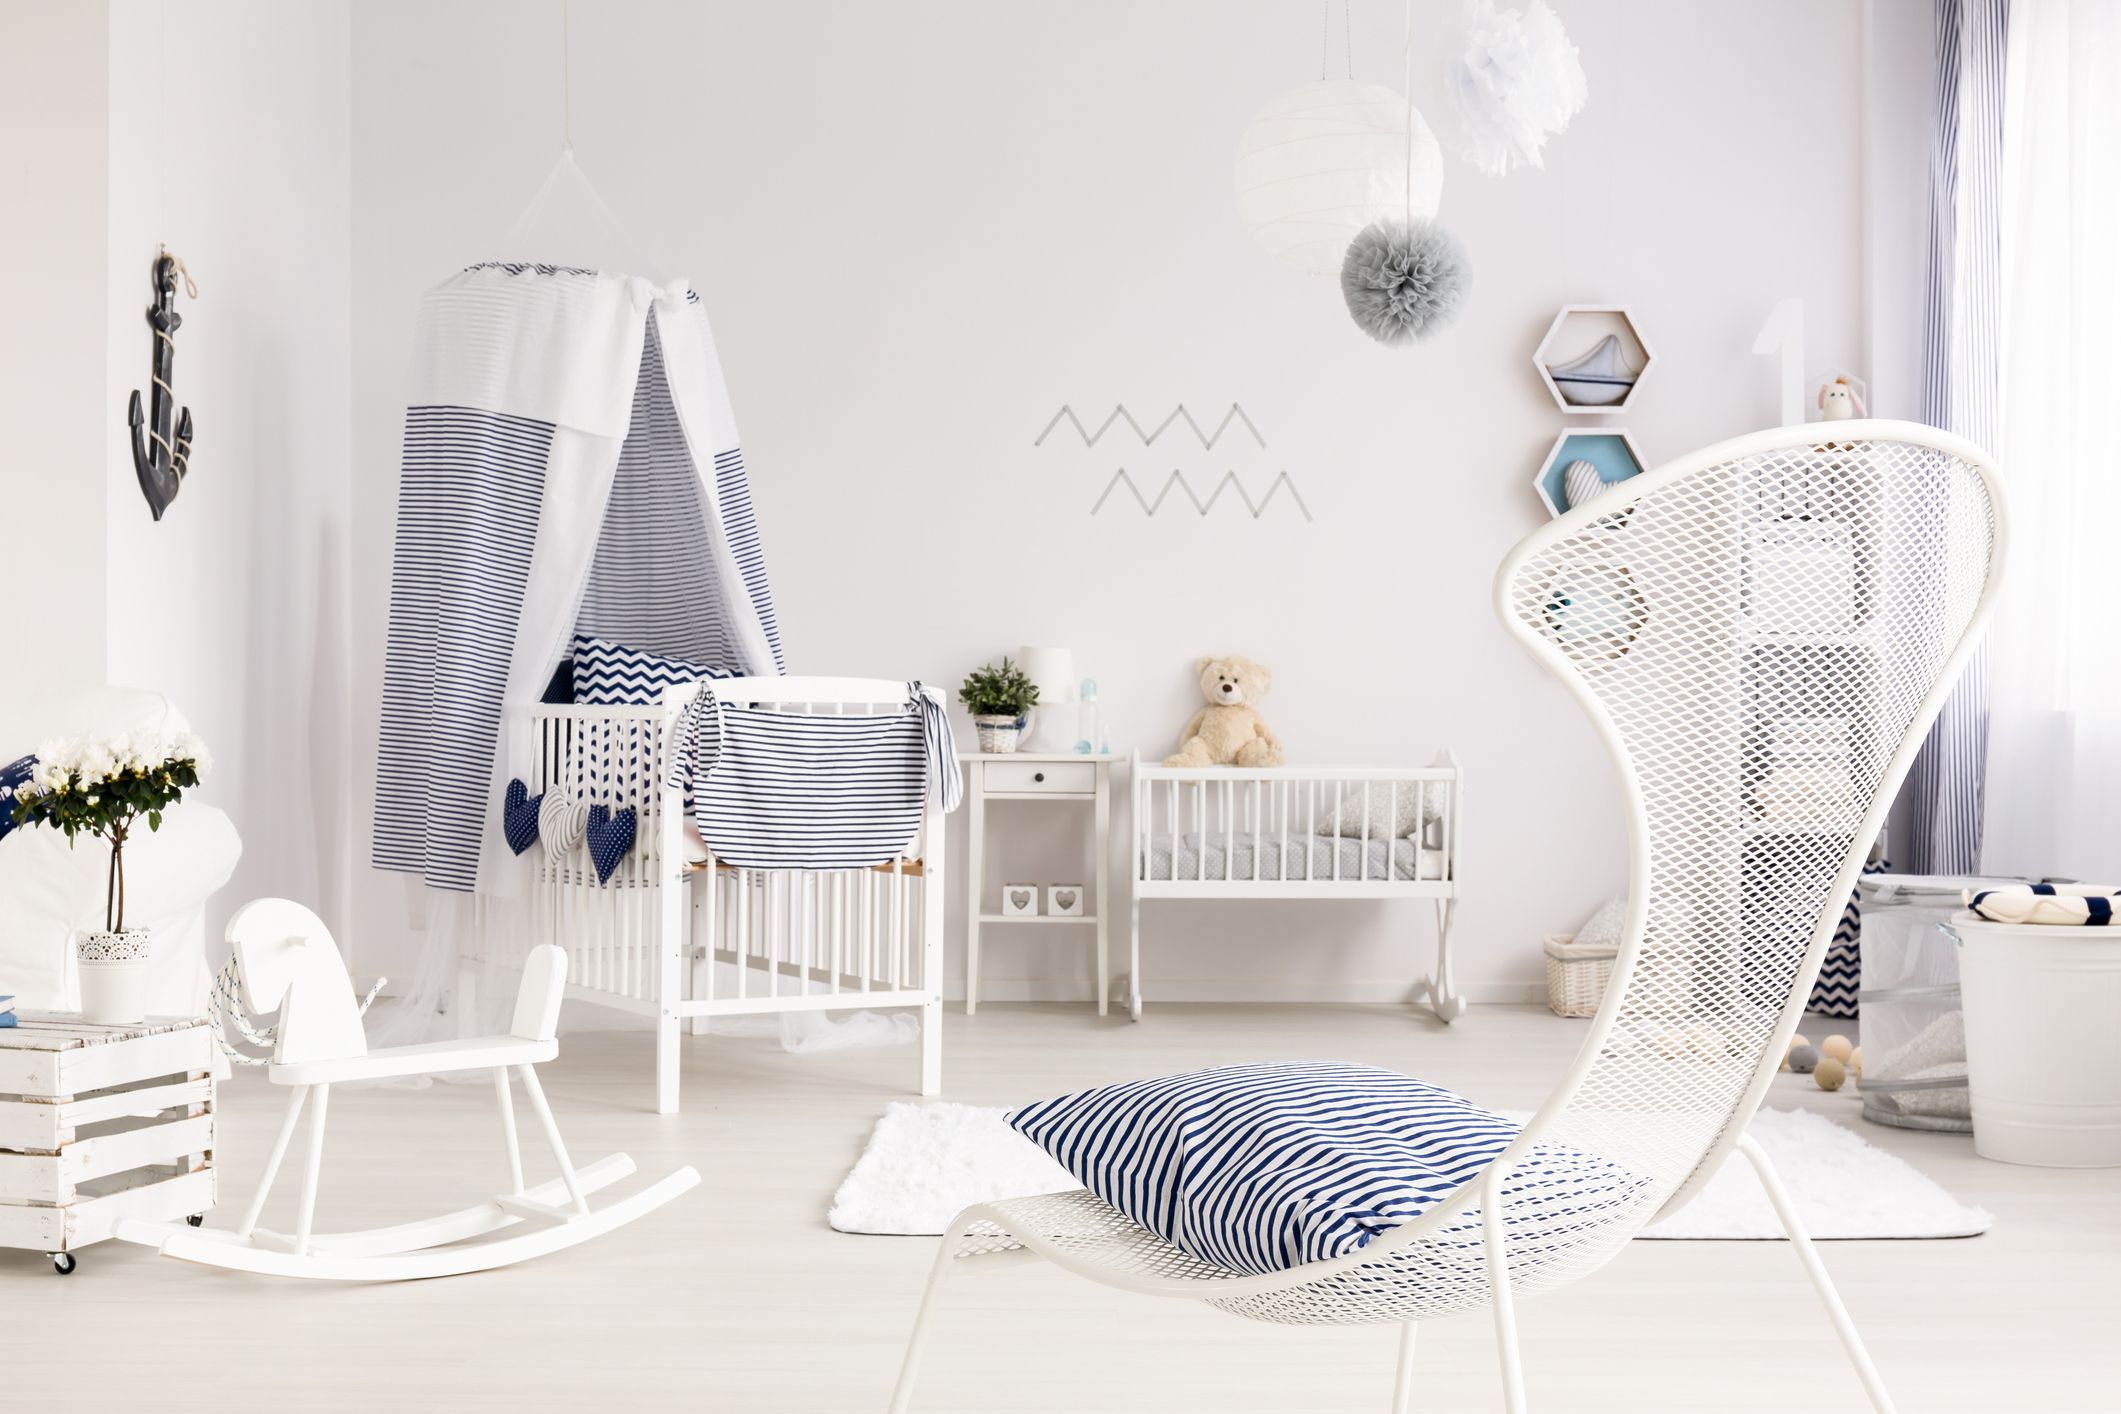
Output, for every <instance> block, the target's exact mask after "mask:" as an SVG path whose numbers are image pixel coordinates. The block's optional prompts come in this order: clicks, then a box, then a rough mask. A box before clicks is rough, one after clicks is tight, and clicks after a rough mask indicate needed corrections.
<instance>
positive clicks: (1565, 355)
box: [1532, 304, 1657, 417]
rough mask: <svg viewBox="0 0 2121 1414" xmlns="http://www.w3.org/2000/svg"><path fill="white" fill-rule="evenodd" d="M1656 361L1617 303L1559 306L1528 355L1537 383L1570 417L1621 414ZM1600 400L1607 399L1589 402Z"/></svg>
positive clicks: (1630, 404) (1636, 329)
mask: <svg viewBox="0 0 2121 1414" xmlns="http://www.w3.org/2000/svg"><path fill="white" fill-rule="evenodd" d="M1609 340H1610V346H1608V341H1609ZM1656 361H1657V355H1655V354H1654V353H1651V352H1650V346H1649V344H1648V343H1646V342H1644V340H1643V337H1642V331H1641V330H1640V329H1638V328H1637V327H1636V326H1635V320H1634V317H1633V316H1632V315H1630V314H1629V313H1628V311H1627V307H1626V306H1625V305H1618V304H1565V305H1563V306H1562V307H1561V313H1559V314H1557V315H1555V316H1554V322H1553V323H1552V324H1550V325H1548V326H1547V334H1546V337H1545V338H1543V339H1541V340H1540V341H1539V347H1538V348H1536V349H1534V350H1533V351H1532V366H1533V367H1534V368H1536V369H1538V370H1539V381H1540V382H1542V383H1544V384H1546V385H1547V392H1548V393H1550V394H1552V395H1553V398H1554V403H1555V405H1556V406H1557V407H1559V408H1560V409H1561V410H1562V411H1563V412H1565V413H1568V414H1570V415H1572V416H1591V417H1597V416H1600V415H1602V414H1606V413H1615V412H1626V411H1627V410H1628V408H1629V407H1630V406H1632V405H1633V404H1634V401H1635V395H1636V393H1638V392H1640V391H1641V389H1642V381H1643V379H1645V378H1647V377H1648V376H1649V372H1650V365H1651V364H1653V363H1655V362H1656ZM1572 373H1573V374H1574V375H1575V376H1574V377H1571V376H1569V375H1570V374H1572ZM1601 397H1605V398H1611V401H1610V402H1594V401H1590V399H1594V398H1601Z"/></svg>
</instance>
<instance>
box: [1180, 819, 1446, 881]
mask: <svg viewBox="0 0 2121 1414" xmlns="http://www.w3.org/2000/svg"><path fill="white" fill-rule="evenodd" d="M1388 843H1389V844H1390V846H1391V864H1390V871H1391V872H1390V874H1389V876H1388V875H1387V873H1386V867H1387V866H1386V863H1385V848H1386V845H1387V844H1388ZM1206 848H1207V857H1206V859H1205V860H1204V859H1203V858H1202V857H1201V852H1202V846H1201V836H1200V834H1199V832H1197V831H1196V832H1193V833H1189V834H1185V835H1180V836H1179V837H1178V838H1177V840H1176V842H1175V847H1174V841H1173V839H1172V837H1171V836H1170V835H1168V834H1162V835H1151V836H1150V837H1149V878H1150V879H1152V880H1156V879H1175V880H1177V881H1178V882H1180V883H1183V882H1185V881H1187V880H1189V879H1201V880H1210V881H1217V882H1223V881H1235V882H1237V883H1241V884H1242V883H1250V882H1252V880H1253V877H1254V876H1253V872H1252V864H1253V858H1254V856H1255V855H1257V856H1258V861H1259V873H1258V879H1259V881H1260V882H1262V883H1265V882H1268V881H1270V880H1271V881H1274V882H1280V881H1281V880H1282V878H1283V874H1282V855H1283V853H1284V851H1283V842H1282V837H1281V835H1280V834H1279V833H1278V832H1277V833H1271V834H1267V835H1264V836H1260V837H1256V838H1255V837H1254V836H1252V835H1249V834H1243V833H1239V834H1234V835H1227V836H1226V835H1222V834H1218V833H1216V832H1214V831H1209V832H1208V837H1207V847H1206ZM1286 852H1287V854H1288V864H1289V872H1288V875H1287V877H1288V878H1289V879H1322V880H1327V881H1330V880H1332V878H1333V867H1334V859H1333V856H1334V854H1335V853H1336V852H1337V853H1338V854H1339V856H1340V878H1341V880H1342V881H1343V882H1351V883H1360V882H1363V881H1364V880H1365V877H1367V880H1368V882H1371V883H1384V882H1387V879H1388V877H1389V880H1390V881H1391V882H1396V883H1412V882H1415V881H1417V880H1422V879H1441V878H1443V877H1444V858H1443V851H1442V850H1440V849H1420V848H1418V847H1417V846H1416V844H1415V842H1414V841H1413V840H1411V839H1397V840H1391V841H1385V840H1380V839H1373V840H1370V841H1368V842H1367V843H1365V842H1364V841H1363V840H1360V839H1347V838H1343V837H1339V836H1334V835H1299V834H1297V833H1295V832H1294V831H1291V832H1290V834H1289V837H1288V848H1287V851H1286ZM1174 853H1175V854H1176V855H1177V866H1178V867H1177V870H1176V872H1173V869H1172V856H1173V854H1174ZM1366 855H1367V860H1366V858H1365V856H1366ZM1226 856H1228V857H1226ZM1366 864H1367V867H1366ZM1233 865H1234V867H1232V866H1233Z"/></svg>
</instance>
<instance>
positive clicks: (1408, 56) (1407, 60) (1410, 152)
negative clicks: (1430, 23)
mask: <svg viewBox="0 0 2121 1414" xmlns="http://www.w3.org/2000/svg"><path fill="white" fill-rule="evenodd" d="M1401 60H1402V73H1401V75H1400V82H1401V83H1402V84H1403V85H1405V87H1406V94H1407V188H1406V193H1407V229H1409V230H1412V229H1413V227H1414V0H1407V43H1406V51H1405V53H1404V54H1402V55H1401Z"/></svg>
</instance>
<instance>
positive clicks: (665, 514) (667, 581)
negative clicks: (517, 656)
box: [575, 310, 756, 702]
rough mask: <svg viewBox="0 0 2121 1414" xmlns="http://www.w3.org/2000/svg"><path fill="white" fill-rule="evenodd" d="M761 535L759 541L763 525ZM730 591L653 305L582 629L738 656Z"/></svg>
mask: <svg viewBox="0 0 2121 1414" xmlns="http://www.w3.org/2000/svg"><path fill="white" fill-rule="evenodd" d="M753 536H754V541H755V540H756V531H754V532H753ZM725 600H726V595H725V591H724V589H723V586H722V585H721V584H720V583H718V582H717V578H716V575H715V570H714V557H713V555H712V553H711V552H710V551H709V550H708V546H707V521H706V513H705V508H704V507H702V506H701V505H700V478H699V472H698V470H697V469H696V468H695V467H694V466H693V464H692V454H691V452H690V451H688V450H687V449H686V445H685V429H684V427H683V426H682V425H681V424H680V423H679V422H678V414H677V408H676V406H675V405H674V404H673V403H672V402H671V400H670V381H669V379H668V378H667V377H666V376H665V375H664V372H663V349H662V344H661V341H660V336H659V335H658V333H657V331H656V316H655V313H654V311H652V310H651V311H650V312H649V315H648V337H647V339H646V341H645V342H644V343H643V345H642V348H641V376H640V379H639V381H638V382H636V383H635V384H634V385H633V420H632V422H631V424H630V425H629V426H628V428H627V431H626V442H625V445H624V447H623V448H621V449H620V452H619V469H618V474H617V476H615V477H614V478H613V480H612V483H611V500H610V503H609V504H608V505H607V506H606V507H605V509H604V526H603V529H602V530H601V531H600V532H599V533H598V536H597V551H596V558H595V559H594V560H593V561H592V562H591V563H590V566H589V583H588V586H587V587H586V588H585V589H584V590H583V592H582V609H581V612H580V613H579V614H577V615H576V616H575V631H576V632H577V633H583V634H588V635H591V636H592V637H596V638H604V639H609V640H611V641H612V642H614V643H624V644H626V645H627V646H629V647H631V648H636V649H639V650H641V651H643V652H646V653H660V654H664V655H666V656H668V657H672V658H684V659H690V660H692V661H694V662H699V663H733V662H738V661H740V660H741V657H740V655H739V654H737V653H736V652H734V651H733V648H734V645H733V644H732V642H731V635H730V633H729V628H728V624H727V613H728V610H727V609H726V608H725ZM693 676H694V677H698V676H699V674H697V673H695V674H694V675H693ZM575 700H576V701H577V702H591V701H603V700H607V699H600V698H589V697H584V696H583V695H582V694H581V692H580V690H579V689H577V691H576V693H575ZM608 700H611V701H625V702H630V701H644V700H651V699H636V698H612V699H608Z"/></svg>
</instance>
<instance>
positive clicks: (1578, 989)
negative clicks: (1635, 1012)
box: [1546, 933, 1620, 1016]
mask: <svg viewBox="0 0 2121 1414" xmlns="http://www.w3.org/2000/svg"><path fill="white" fill-rule="evenodd" d="M1575 936H1576V935H1575V934H1574V933H1549V934H1547V936H1546V953H1547V1006H1548V1008H1549V1009H1551V1010H1552V1011H1553V1013H1554V1014H1555V1015H1556V1016H1595V1015H1597V1014H1598V1004H1599V1003H1600V1002H1602V1001H1604V1000H1605V986H1606V983H1608V982H1610V981H1612V980H1613V959H1614V958H1616V957H1618V956H1620V949H1619V948H1616V947H1600V946H1598V945H1596V944H1592V943H1586V944H1584V945H1582V946H1581V947H1579V946H1577V945H1576V944H1575V943H1573V942H1571V941H1570V939H1572V938H1574V937H1575Z"/></svg>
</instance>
